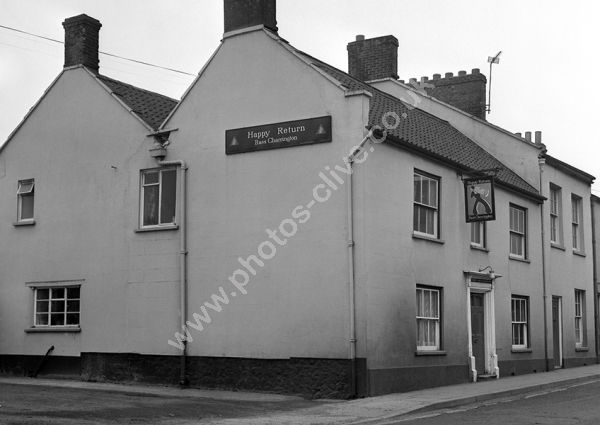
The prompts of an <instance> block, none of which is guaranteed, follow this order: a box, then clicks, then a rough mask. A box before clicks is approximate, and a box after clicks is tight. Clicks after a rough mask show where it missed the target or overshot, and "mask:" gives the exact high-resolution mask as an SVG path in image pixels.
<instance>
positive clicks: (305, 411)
mask: <svg viewBox="0 0 600 425" xmlns="http://www.w3.org/2000/svg"><path fill="white" fill-rule="evenodd" d="M586 381H589V382H592V381H600V365H591V366H583V367H577V368H570V369H559V370H555V371H551V372H542V373H534V374H527V375H520V376H514V377H505V378H501V379H494V380H488V381H483V382H478V383H467V384H459V385H451V386H445V387H436V388H430V389H425V390H419V391H412V392H406V393H395V394H388V395H384V396H378V397H369V398H363V399H357V400H350V401H340V400H316V401H314V402H310V403H308V404H299V405H300V406H301V407H297V406H298V405H295V404H294V403H293V402H294V401H300V400H302V398H301V397H297V396H290V395H279V394H269V393H253V392H241V391H240V392H238V391H219V390H201V389H179V388H174V387H162V386H143V385H122V384H109V383H92V382H84V381H71V380H54V379H32V378H12V377H0V385H2V384H12V385H38V386H43V387H62V388H74V389H78V388H81V389H88V390H98V391H110V392H121V393H129V394H140V395H144V394H145V395H155V396H165V397H181V398H184V399H190V398H192V399H199V398H201V399H210V400H219V401H231V402H234V403H235V402H236V401H240V402H241V401H244V402H253V403H257V405H261V404H264V405H265V406H271V408H270V409H269V408H266V407H265V411H264V414H261V415H260V416H258V417H257V416H253V417H248V418H244V417H242V418H240V417H236V418H220V419H216V420H211V422H208V423H211V424H215V425H233V424H244V425H259V424H260V425H275V424H277V425H280V424H290V425H291V424H298V425H307V424H328V425H334V424H336V425H337V424H347V425H350V424H353V425H359V424H361V425H368V424H377V423H381V422H385V421H389V420H392V419H397V418H401V417H403V416H407V415H409V414H416V413H422V412H426V411H433V410H440V409H448V408H453V407H458V406H463V405H467V404H472V403H478V402H483V401H487V400H492V399H496V398H504V397H515V396H518V395H520V394H527V393H532V392H538V391H540V390H547V389H554V388H560V387H567V386H569V385H573V384H576V383H584V382H586ZM277 404H281V405H282V406H284V405H290V406H294V405H295V406H296V407H293V408H290V409H286V408H282V409H277V410H273V409H272V406H274V405H275V406H276V405H277ZM202 423H206V422H202Z"/></svg>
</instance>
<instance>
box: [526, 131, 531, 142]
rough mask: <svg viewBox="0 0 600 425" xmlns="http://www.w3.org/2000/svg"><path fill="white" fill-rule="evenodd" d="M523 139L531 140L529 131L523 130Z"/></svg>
mask: <svg viewBox="0 0 600 425" xmlns="http://www.w3.org/2000/svg"><path fill="white" fill-rule="evenodd" d="M525 140H527V141H528V142H531V131H526V132H525Z"/></svg>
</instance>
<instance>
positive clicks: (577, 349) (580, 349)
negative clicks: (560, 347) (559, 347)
mask: <svg viewBox="0 0 600 425" xmlns="http://www.w3.org/2000/svg"><path fill="white" fill-rule="evenodd" d="M588 351H590V349H589V348H588V347H575V352H576V353H587V352H588Z"/></svg>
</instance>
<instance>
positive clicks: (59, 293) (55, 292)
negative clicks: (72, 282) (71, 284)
mask: <svg viewBox="0 0 600 425" xmlns="http://www.w3.org/2000/svg"><path fill="white" fill-rule="evenodd" d="M64 297H65V288H52V298H53V299H56V298H64Z"/></svg>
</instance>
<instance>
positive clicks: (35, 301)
mask: <svg viewBox="0 0 600 425" xmlns="http://www.w3.org/2000/svg"><path fill="white" fill-rule="evenodd" d="M31 289H33V326H32V328H34V329H50V330H52V329H64V328H66V329H79V328H80V326H81V284H77V285H52V286H32V287H31ZM69 289H78V296H77V297H71V298H69ZM43 290H47V291H48V298H47V299H39V298H38V294H39V291H43ZM56 290H63V291H64V292H63V296H62V297H53V293H54V291H56ZM44 301H47V310H46V311H42V312H38V303H39V302H44ZM53 301H54V302H59V301H63V302H64V307H63V310H61V311H59V312H55V314H56V313H62V314H63V322H62V324H58V325H53V324H52V313H53V312H52V307H53ZM69 301H71V302H74V301H77V302H78V309H77V311H75V310H72V311H69V307H68V303H69ZM38 314H46V316H47V323H45V324H44V323H39V322H38ZM69 314H76V315H77V323H72V324H69V323H68V319H67V315H69Z"/></svg>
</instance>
